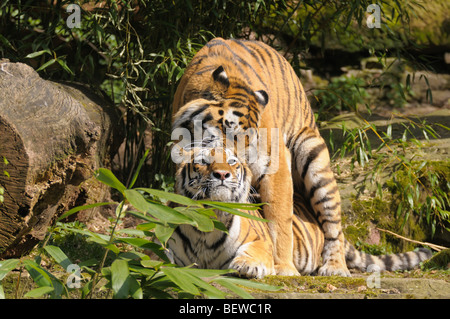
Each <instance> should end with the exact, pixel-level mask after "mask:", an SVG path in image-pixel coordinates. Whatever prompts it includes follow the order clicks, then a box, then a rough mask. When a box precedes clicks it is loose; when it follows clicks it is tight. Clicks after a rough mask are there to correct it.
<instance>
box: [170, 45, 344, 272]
mask: <svg viewBox="0 0 450 319" xmlns="http://www.w3.org/2000/svg"><path fill="white" fill-rule="evenodd" d="M172 123H173V126H172V128H173V132H174V131H175V130H176V129H185V130H187V131H189V132H191V133H192V135H194V139H195V130H196V129H197V128H199V129H200V130H201V131H203V133H204V135H202V137H203V136H205V135H207V136H210V137H211V136H212V137H215V136H216V135H217V134H218V132H219V133H221V134H222V136H223V135H228V133H229V132H231V134H230V135H233V134H234V135H236V136H238V137H239V136H242V135H244V138H245V143H246V146H249V145H248V144H249V143H250V142H252V141H253V140H252V137H254V136H253V135H251V134H250V133H248V132H256V135H257V137H258V138H259V140H258V143H261V145H263V146H264V147H262V149H264V151H265V152H262V153H263V154H262V153H261V152H257V155H256V156H255V158H256V160H255V161H253V162H248V164H249V167H250V170H251V172H252V175H253V177H252V186H253V187H254V188H255V189H256V190H257V191H258V193H259V194H260V196H261V201H262V202H265V203H268V204H269V205H266V206H264V211H263V214H264V216H265V218H266V219H268V220H270V221H271V223H269V234H270V237H271V239H272V242H273V245H274V260H275V268H276V272H277V274H279V275H298V271H297V269H296V267H295V265H294V263H293V259H294V258H293V255H292V254H293V251H294V249H293V245H294V234H293V222H294V215H293V210H294V209H293V205H294V204H293V194H294V189H295V191H297V192H299V193H302V194H305V199H306V201H307V204H308V205H310V206H311V208H312V209H313V211H314V214H315V216H316V217H317V218H318V220H319V222H320V224H321V226H322V228H323V230H324V234H325V237H324V238H325V239H324V240H325V242H324V249H323V254H322V256H323V259H324V263H323V265H322V267H321V269H320V270H319V273H320V274H321V275H342V276H348V275H350V273H349V271H348V269H347V266H346V263H345V251H344V236H343V233H342V227H341V203H340V195H339V191H338V188H337V184H336V181H335V179H334V176H333V172H332V170H331V168H330V156H329V153H328V149H327V147H326V144H325V142H324V140H323V139H322V138H321V137H320V134H319V132H318V129H317V125H316V123H315V120H314V114H313V112H312V110H311V107H310V105H309V102H308V99H307V97H306V94H305V92H304V90H303V87H302V85H301V83H300V80H299V79H298V77H297V76H296V74H295V72H294V70H293V69H292V67H291V66H290V65H289V63H288V62H287V61H286V59H284V57H282V56H281V55H280V54H279V53H278V52H277V51H275V50H274V49H272V48H271V47H269V46H267V45H265V44H264V43H262V42H258V41H243V40H236V39H231V40H224V39H221V38H216V39H213V40H211V41H210V42H208V43H207V44H206V45H205V46H204V47H203V48H202V49H201V50H200V51H199V52H198V53H197V54H196V55H195V57H194V58H193V59H192V61H191V63H190V64H189V66H188V67H187V69H186V71H185V73H184V75H183V77H182V78H181V81H180V84H179V86H178V88H177V91H176V93H175V96H174V102H173V121H172ZM196 123H200V125H199V126H198V125H197V126H196ZM206 133H208V134H206ZM247 134H248V135H247ZM172 137H173V140H175V141H178V142H179V136H172ZM202 137H200V138H199V139H198V140H194V142H196V143H199V142H204V141H205V139H204V138H202ZM212 140H214V139H212ZM177 144H178V143H175V145H177ZM226 146H227V147H229V145H228V144H227V145H226ZM259 150H260V149H259ZM261 154H262V155H261Z"/></svg>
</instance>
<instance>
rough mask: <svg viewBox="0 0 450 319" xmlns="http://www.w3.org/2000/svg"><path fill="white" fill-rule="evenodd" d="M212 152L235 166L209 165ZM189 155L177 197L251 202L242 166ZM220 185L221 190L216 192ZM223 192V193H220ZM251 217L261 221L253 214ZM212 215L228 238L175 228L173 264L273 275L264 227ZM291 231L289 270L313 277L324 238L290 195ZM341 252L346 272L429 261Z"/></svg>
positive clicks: (416, 255)
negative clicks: (203, 159) (190, 159)
mask: <svg viewBox="0 0 450 319" xmlns="http://www.w3.org/2000/svg"><path fill="white" fill-rule="evenodd" d="M215 152H219V155H220V156H223V154H225V153H226V154H227V157H228V159H230V158H231V159H232V160H233V161H236V163H235V164H234V165H230V164H229V163H230V162H229V163H227V161H226V160H225V161H224V164H218V163H215V159H214V156H211V155H214V153H215ZM194 153H195V155H194V156H193V162H191V163H186V164H184V165H182V166H181V167H180V169H179V170H178V172H177V175H176V190H177V192H178V193H179V194H182V195H185V196H188V197H191V198H202V199H204V198H210V199H214V200H217V201H227V202H230V201H231V202H249V201H250V200H251V197H250V196H251V194H250V189H251V185H250V181H251V171H250V169H249V168H248V166H247V165H246V164H241V163H239V162H238V160H237V158H235V157H233V156H232V152H231V151H226V152H224V151H221V150H220V149H216V150H211V149H200V148H198V149H195V152H194ZM201 158H207V160H206V163H203V164H202V163H200V164H196V163H195V161H196V159H197V161H198V160H199V159H201ZM231 163H233V162H231ZM215 172H216V174H214V173H215ZM217 172H221V173H220V174H219V173H217ZM227 174H229V177H228V178H225V179H223V181H222V179H221V177H225V176H226V175H227ZM222 184H223V185H224V186H221V187H218V186H217V185H222ZM223 187H224V188H227V190H222V191H221V190H220V189H221V188H223ZM252 214H254V215H256V216H258V217H262V215H261V214H259V213H257V212H256V213H255V212H253V213H252ZM217 215H218V218H219V220H221V221H222V222H223V223H224V224H225V225H226V227H227V228H228V230H229V234H228V235H227V234H226V233H223V232H221V231H218V230H215V231H213V232H210V233H202V232H200V231H198V230H196V229H195V228H193V227H191V226H187V225H184V226H181V227H179V228H178V229H177V230H176V231H175V233H174V235H173V239H174V241H170V242H169V243H170V249H171V251H172V256H173V257H172V258H173V259H174V261H175V262H176V263H177V264H179V265H182V266H187V265H191V264H193V263H195V264H196V265H197V266H198V267H200V268H210V269H227V268H232V269H236V270H237V271H238V272H239V273H240V274H241V275H242V276H246V277H258V278H261V277H263V276H265V275H269V274H273V273H274V264H273V255H272V249H273V245H272V241H271V239H270V236H269V229H268V225H267V223H264V222H258V221H253V220H249V219H247V218H242V217H239V216H235V215H231V214H228V213H225V212H217ZM292 227H293V228H292V229H293V235H294V236H293V237H294V245H293V262H294V265H295V267H296V269H297V270H298V272H299V273H300V274H302V275H309V274H315V273H316V272H317V269H318V268H319V267H320V266H321V259H322V258H321V254H322V251H323V248H324V243H325V236H324V231H323V229H322V227H321V223H320V221H319V220H318V219H317V218H316V216H315V212H314V211H313V210H312V209H311V206H310V205H309V204H307V202H306V201H305V200H304V198H303V197H302V196H301V195H300V194H299V193H295V194H294V219H293V226H292ZM345 252H346V262H347V266H348V268H356V269H359V270H362V271H366V270H369V271H374V270H376V271H384V270H406V269H412V268H414V267H415V266H417V265H418V264H419V263H420V262H421V261H423V260H425V259H427V258H429V257H430V256H431V252H430V251H429V250H427V249H420V250H419V251H417V252H415V251H414V252H407V253H402V254H391V255H384V256H373V255H369V254H366V253H363V252H360V251H358V250H356V249H355V248H354V247H353V246H352V245H351V244H350V243H349V242H348V241H345ZM371 265H372V266H371ZM375 266H376V267H375ZM371 267H372V268H371Z"/></svg>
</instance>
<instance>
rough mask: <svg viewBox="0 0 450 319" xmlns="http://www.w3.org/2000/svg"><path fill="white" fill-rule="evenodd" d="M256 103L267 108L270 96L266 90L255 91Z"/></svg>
mask: <svg viewBox="0 0 450 319" xmlns="http://www.w3.org/2000/svg"><path fill="white" fill-rule="evenodd" d="M255 97H256V101H258V103H259V104H261V105H262V106H266V105H267V103H269V95H268V94H267V92H266V91H264V90H259V91H255Z"/></svg>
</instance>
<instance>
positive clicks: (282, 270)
mask: <svg viewBox="0 0 450 319" xmlns="http://www.w3.org/2000/svg"><path fill="white" fill-rule="evenodd" d="M279 153H280V155H279V156H278V163H277V165H275V168H276V169H275V170H274V171H270V170H269V173H267V174H265V175H264V176H263V177H262V179H261V181H260V185H259V192H260V196H261V202H263V203H267V204H268V205H265V206H264V208H263V214H264V218H266V219H268V220H269V221H270V222H269V223H268V227H269V234H270V237H271V240H272V243H273V246H274V253H273V255H274V261H275V271H276V274H277V275H281V276H300V273H299V272H298V270H297V268H296V267H295V265H294V256H293V248H294V234H293V228H292V227H293V217H294V215H293V183H292V177H291V172H290V170H289V164H290V158H289V157H290V155H289V152H288V150H287V148H285V147H284V145H283V148H282V149H281V151H280V152H279ZM271 167H272V168H274V166H273V159H272V163H271Z"/></svg>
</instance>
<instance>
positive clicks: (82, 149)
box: [0, 60, 121, 259]
mask: <svg viewBox="0 0 450 319" xmlns="http://www.w3.org/2000/svg"><path fill="white" fill-rule="evenodd" d="M116 112H117V109H116V108H115V107H112V106H110V105H109V104H108V103H106V102H105V101H104V100H103V99H101V98H100V97H98V96H97V95H94V94H92V93H91V92H89V91H88V90H86V88H84V87H83V86H81V85H75V84H71V85H68V84H60V83H55V82H51V81H47V80H44V79H42V78H40V77H39V75H38V74H37V73H36V72H35V71H34V70H33V69H32V68H31V67H29V66H28V65H26V64H22V63H11V62H9V61H7V60H0V187H1V188H3V189H4V194H3V197H4V202H3V203H0V259H1V258H8V257H17V256H21V255H24V254H26V253H28V252H29V251H30V250H31V249H32V248H33V247H34V246H35V245H36V244H37V243H38V242H39V241H40V240H42V239H43V238H44V236H45V234H46V232H47V229H48V226H49V225H51V224H52V222H53V221H54V220H55V219H56V218H57V217H58V216H60V215H61V214H62V213H64V212H65V211H67V210H68V209H71V208H72V207H75V206H79V205H84V204H86V203H88V204H89V203H91V202H94V201H98V200H102V199H103V198H104V197H105V196H108V189H107V188H106V187H104V186H102V185H101V184H100V183H98V182H96V181H95V178H94V177H93V172H94V170H96V169H98V168H99V167H109V164H110V162H111V158H112V154H114V152H115V151H116V149H117V146H118V142H120V131H118V130H117V128H120V127H121V126H120V124H119V119H120V117H119V115H118V114H117V113H116ZM4 159H6V160H4ZM5 172H6V173H5Z"/></svg>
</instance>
